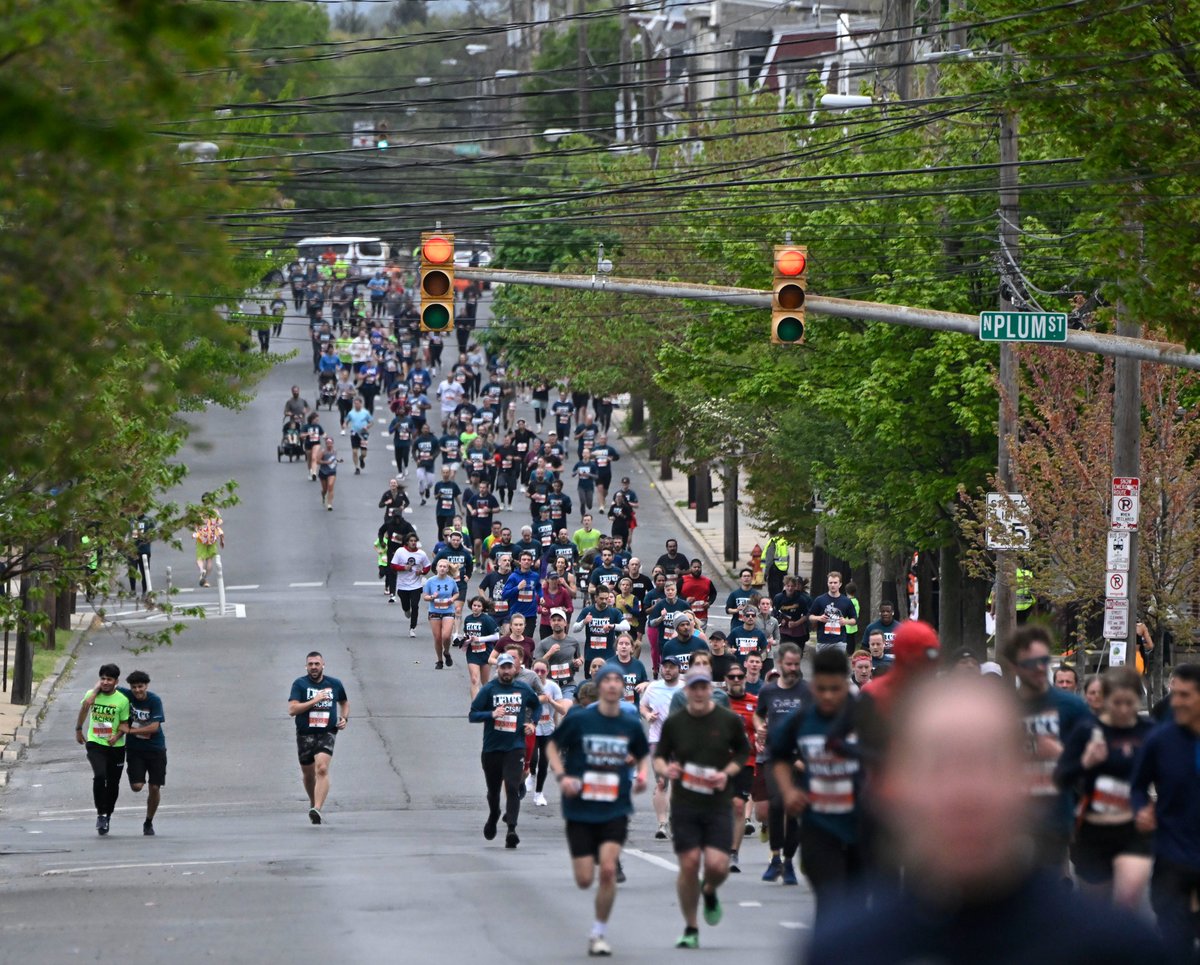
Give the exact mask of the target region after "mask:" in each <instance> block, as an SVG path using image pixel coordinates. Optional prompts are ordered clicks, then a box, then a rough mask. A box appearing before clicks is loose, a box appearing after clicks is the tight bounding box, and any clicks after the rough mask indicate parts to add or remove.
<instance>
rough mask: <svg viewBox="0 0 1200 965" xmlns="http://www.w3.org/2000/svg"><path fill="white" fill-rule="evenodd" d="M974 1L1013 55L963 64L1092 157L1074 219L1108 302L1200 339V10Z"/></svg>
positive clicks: (1026, 115) (979, 82)
mask: <svg viewBox="0 0 1200 965" xmlns="http://www.w3.org/2000/svg"><path fill="white" fill-rule="evenodd" d="M966 7H967V15H968V17H969V18H970V19H971V20H972V21H973V22H975V23H977V24H979V26H977V27H976V28H975V29H974V30H973V31H972V37H973V39H972V44H973V45H975V46H979V47H983V46H990V47H991V48H992V49H993V50H997V51H1000V50H1008V51H1010V53H1011V56H1010V57H1009V58H1008V59H1006V60H1003V61H1000V62H998V63H989V64H987V65H983V66H974V67H972V66H966V65H964V66H962V67H958V68H956V70H957V71H961V72H962V74H963V75H964V76H966V77H969V78H970V81H969V82H970V83H972V84H973V85H975V86H978V87H981V88H986V87H990V88H992V89H993V90H999V91H1000V97H1001V98H1002V99H1003V101H1004V102H1005V103H1006V104H1007V105H1008V106H1010V107H1011V108H1013V109H1015V110H1019V111H1020V113H1021V117H1022V124H1023V126H1029V125H1033V126H1035V127H1038V128H1042V129H1045V128H1053V129H1055V131H1056V133H1057V135H1058V137H1059V138H1061V141H1062V143H1063V144H1064V146H1065V147H1066V152H1067V153H1068V154H1069V155H1070V156H1077V157H1080V158H1081V159H1082V160H1081V162H1080V164H1079V165H1078V168H1077V169H1076V170H1075V171H1074V172H1073V173H1074V174H1076V175H1077V176H1079V177H1080V178H1082V179H1086V180H1089V181H1092V182H1095V185H1096V188H1095V190H1094V191H1091V192H1089V193H1088V196H1087V200H1086V203H1085V204H1084V205H1083V206H1081V207H1080V208H1079V209H1078V210H1077V213H1076V217H1075V219H1074V222H1073V224H1072V225H1071V230H1073V231H1074V232H1077V233H1078V235H1079V241H1078V250H1079V253H1080V257H1081V260H1082V261H1083V262H1084V263H1088V264H1091V265H1093V266H1095V267H1094V271H1095V275H1096V280H1097V282H1098V284H1099V287H1100V288H1101V290H1102V291H1103V293H1104V294H1105V296H1107V299H1108V301H1109V302H1111V303H1115V302H1116V300H1117V298H1118V297H1119V298H1121V299H1122V300H1123V301H1124V303H1125V304H1126V306H1127V307H1128V309H1129V310H1130V312H1131V313H1132V315H1133V317H1135V318H1142V319H1147V320H1153V322H1154V324H1155V326H1156V327H1160V326H1161V327H1164V328H1166V329H1168V331H1169V332H1170V333H1171V334H1172V335H1174V336H1175V337H1177V338H1181V339H1184V340H1186V341H1187V342H1188V344H1189V345H1191V346H1192V347H1197V346H1200V315H1198V312H1197V307H1196V298H1195V292H1194V287H1193V286H1194V282H1195V277H1196V264H1197V253H1198V252H1200V170H1198V168H1197V164H1196V145H1195V138H1194V136H1193V131H1194V127H1195V125H1194V118H1195V117H1196V113H1197V111H1198V110H1200V53H1197V44H1198V43H1200V9H1198V8H1197V7H1196V5H1195V4H1190V3H1178V2H1175V0H1150V2H1147V3H1138V4H1128V3H1122V2H1120V0H1094V2H1089V3H1087V4H1084V5H1075V4H1052V5H1047V4H1044V3H1042V2H1041V0H970V2H969V3H968V4H967V5H966ZM997 18H1002V19H1001V21H1000V22H998V23H990V22H989V21H992V20H995V19H997ZM1003 45H1007V47H1005V46H1003ZM1022 153H1024V149H1023V148H1022Z"/></svg>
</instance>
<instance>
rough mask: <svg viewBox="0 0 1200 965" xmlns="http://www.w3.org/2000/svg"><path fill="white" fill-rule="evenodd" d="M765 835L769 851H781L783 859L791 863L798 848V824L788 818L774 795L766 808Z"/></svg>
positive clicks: (781, 803)
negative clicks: (767, 836)
mask: <svg viewBox="0 0 1200 965" xmlns="http://www.w3.org/2000/svg"><path fill="white" fill-rule="evenodd" d="M767 833H768V834H769V835H770V842H771V843H770V847H771V850H772V851H782V852H783V856H784V858H786V859H787V860H788V861H791V860H792V858H794V857H795V855H796V850H797V849H798V848H799V847H800V822H799V821H798V820H797V819H796V818H793V817H788V815H787V812H786V811H785V810H784V809H783V801H782V800H780V799H779V798H778V797H777V796H774V795H773V796H772V797H771V802H770V804H769V806H768V808H767Z"/></svg>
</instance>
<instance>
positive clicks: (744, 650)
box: [738, 637, 758, 657]
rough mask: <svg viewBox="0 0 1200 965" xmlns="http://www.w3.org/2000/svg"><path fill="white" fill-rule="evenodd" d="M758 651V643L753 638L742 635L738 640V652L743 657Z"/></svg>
mask: <svg viewBox="0 0 1200 965" xmlns="http://www.w3.org/2000/svg"><path fill="white" fill-rule="evenodd" d="M757 652H758V643H757V642H756V641H755V640H753V639H752V638H748V637H742V638H741V639H740V640H738V653H740V654H741V655H742V656H743V657H745V656H746V655H748V654H751V653H757Z"/></svg>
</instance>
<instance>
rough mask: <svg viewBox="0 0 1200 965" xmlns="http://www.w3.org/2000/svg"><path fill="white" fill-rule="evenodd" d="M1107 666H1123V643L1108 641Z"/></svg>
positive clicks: (1120, 641) (1122, 641) (1121, 641)
mask: <svg viewBox="0 0 1200 965" xmlns="http://www.w3.org/2000/svg"><path fill="white" fill-rule="evenodd" d="M1108 665H1109V666H1110V667H1124V666H1125V641H1124V640H1110V641H1109V642H1108Z"/></svg>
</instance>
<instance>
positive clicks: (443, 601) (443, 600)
mask: <svg viewBox="0 0 1200 965" xmlns="http://www.w3.org/2000/svg"><path fill="white" fill-rule="evenodd" d="M433 605H434V606H438V607H443V608H444V607H448V606H449V605H450V597H448V596H439V597H438V598H437V599H435V600H434V601H433Z"/></svg>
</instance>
